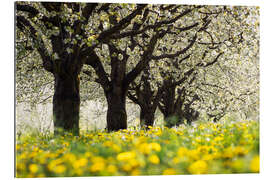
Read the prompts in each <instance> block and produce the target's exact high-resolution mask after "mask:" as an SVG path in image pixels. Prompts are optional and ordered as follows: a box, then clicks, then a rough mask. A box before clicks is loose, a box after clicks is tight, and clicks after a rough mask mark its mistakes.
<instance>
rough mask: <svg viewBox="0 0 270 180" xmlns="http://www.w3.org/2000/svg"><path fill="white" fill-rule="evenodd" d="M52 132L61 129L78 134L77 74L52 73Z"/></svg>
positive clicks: (78, 83) (78, 97) (57, 132)
mask: <svg viewBox="0 0 270 180" xmlns="http://www.w3.org/2000/svg"><path fill="white" fill-rule="evenodd" d="M54 78H55V89H54V96H53V120H54V132H55V134H59V133H60V132H61V130H64V131H68V132H72V133H73V134H74V135H79V110H80V94H79V93H80V91H79V85H80V80H79V77H78V74H77V73H76V74H66V75H63V74H54Z"/></svg>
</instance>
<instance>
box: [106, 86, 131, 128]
mask: <svg viewBox="0 0 270 180" xmlns="http://www.w3.org/2000/svg"><path fill="white" fill-rule="evenodd" d="M106 98H107V102H108V110H107V130H108V131H117V130H120V129H126V128H127V113H126V95H125V93H122V91H121V90H120V89H118V91H116V92H113V91H111V92H107V93H106Z"/></svg>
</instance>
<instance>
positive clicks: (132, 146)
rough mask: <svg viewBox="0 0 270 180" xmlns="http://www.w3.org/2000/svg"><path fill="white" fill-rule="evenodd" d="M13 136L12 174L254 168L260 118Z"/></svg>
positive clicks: (247, 170)
mask: <svg viewBox="0 0 270 180" xmlns="http://www.w3.org/2000/svg"><path fill="white" fill-rule="evenodd" d="M149 128H150V130H148V131H147V130H144V129H139V128H137V127H130V128H128V129H127V130H121V131H117V132H111V133H108V132H106V131H102V130H96V131H82V132H81V135H80V136H72V135H71V134H68V133H66V134H65V135H62V136H53V135H33V134H32V135H31V134H28V135H26V134H25V135H21V136H17V137H16V177H63V176H66V177H70V176H125V175H132V176H135V175H176V174H221V173H222V174H228V173H258V172H259V171H260V166H259V162H260V160H259V159H260V156H259V122H258V121H253V120H242V121H234V120H228V119H227V120H224V121H220V122H217V123H210V122H208V121H205V122H202V121H198V122H195V123H193V124H192V125H191V126H189V125H185V124H183V125H180V126H179V127H175V128H166V127H163V126H156V127H149Z"/></svg>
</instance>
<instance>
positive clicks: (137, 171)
mask: <svg viewBox="0 0 270 180" xmlns="http://www.w3.org/2000/svg"><path fill="white" fill-rule="evenodd" d="M138 175H140V170H139V169H134V170H132V171H131V176H138Z"/></svg>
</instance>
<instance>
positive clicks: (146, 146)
mask: <svg viewBox="0 0 270 180" xmlns="http://www.w3.org/2000/svg"><path fill="white" fill-rule="evenodd" d="M138 150H139V151H140V152H141V153H143V154H150V152H151V147H150V146H149V144H147V143H142V144H140V145H139V148H138Z"/></svg>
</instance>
